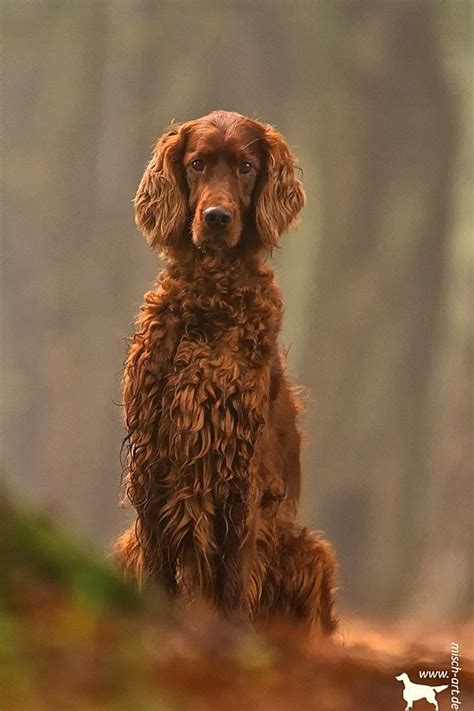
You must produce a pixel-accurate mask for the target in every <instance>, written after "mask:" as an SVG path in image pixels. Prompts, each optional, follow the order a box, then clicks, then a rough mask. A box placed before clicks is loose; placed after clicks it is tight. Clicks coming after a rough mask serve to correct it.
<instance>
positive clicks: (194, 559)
mask: <svg viewBox="0 0 474 711" xmlns="http://www.w3.org/2000/svg"><path fill="white" fill-rule="evenodd" d="M295 169H296V161H295V158H294V157H293V156H292V154H291V152H290V150H289V148H288V145H287V143H286V141H285V140H284V138H283V136H282V135H281V134H280V133H279V132H278V131H276V130H275V129H274V128H273V127H272V126H270V125H268V124H263V123H261V122H259V121H256V120H253V119H250V118H246V117H244V116H242V115H240V114H237V113H234V112H228V111H214V112H212V113H211V114H209V115H207V116H204V117H203V118H200V119H197V120H193V121H189V122H187V123H184V124H182V125H173V126H172V127H171V128H170V130H169V131H167V132H166V133H165V134H164V135H163V136H162V137H161V138H160V139H159V141H158V142H157V144H156V147H155V149H154V152H153V155H152V158H151V160H150V162H149V163H148V165H147V167H146V170H145V173H144V175H143V177H142V180H141V182H140V185H139V188H138V192H137V194H136V197H135V201H134V204H135V212H136V222H137V224H138V226H139V227H140V228H141V229H142V230H143V232H144V234H145V236H146V238H147V240H148V242H149V244H150V246H151V247H152V248H153V249H155V250H158V251H159V252H160V253H161V256H162V257H163V259H164V260H165V267H164V269H163V271H162V272H161V274H160V275H159V277H158V279H157V283H156V286H155V288H154V289H153V290H152V291H150V292H148V293H147V294H146V295H145V302H144V304H143V306H142V307H141V313H140V317H139V320H138V325H137V330H136V332H135V333H134V335H133V336H132V337H131V340H130V351H129V355H128V358H127V361H126V364H125V374H124V406H125V421H126V428H127V437H126V449H127V452H128V458H127V472H126V487H127V494H128V497H129V499H130V501H131V503H132V504H133V506H134V508H135V509H136V513H137V518H136V522H135V525H134V526H132V527H131V528H130V529H129V530H128V531H126V532H125V533H124V534H123V535H122V536H121V537H120V539H119V541H118V543H117V552H118V556H119V559H120V561H121V564H122V565H123V567H124V569H125V571H126V572H127V573H128V574H130V575H132V576H134V577H136V578H137V579H138V580H139V581H141V582H143V581H145V580H148V579H153V580H155V581H157V582H158V583H159V584H160V585H161V586H162V587H163V588H164V589H165V590H166V591H167V593H168V594H169V595H170V596H172V597H186V598H189V599H194V598H201V599H204V600H206V601H207V602H208V603H209V604H210V605H211V606H212V607H213V608H215V609H216V610H218V611H219V612H220V613H222V614H223V615H225V616H231V617H232V616H236V617H238V618H239V619H243V620H248V621H251V622H254V623H255V624H256V625H259V624H260V625H265V624H268V623H269V621H271V620H272V619H275V618H279V617H282V618H285V619H289V620H292V621H293V622H294V623H295V624H298V625H300V626H302V627H305V628H306V629H311V630H319V631H320V632H321V633H322V634H326V635H327V634H330V633H331V632H333V631H334V629H335V628H336V617H335V614H334V584H335V573H336V560H335V557H334V553H333V551H332V549H331V546H330V545H329V544H328V543H327V542H325V541H324V540H321V539H320V538H318V536H316V535H315V534H314V533H311V532H310V531H308V530H307V529H305V528H302V527H301V526H299V525H298V523H297V521H296V513H297V504H298V499H299V494H300V480H301V471H300V432H299V425H298V414H299V412H300V409H301V407H300V404H299V402H298V398H297V396H296V394H295V389H294V387H292V386H291V385H290V383H289V381H288V378H287V376H286V374H285V362H284V357H283V355H282V352H281V350H280V348H279V345H278V335H279V332H280V328H281V321H282V303H281V295H280V291H279V289H278V286H277V284H276V282H275V278H274V274H273V271H272V270H271V269H270V268H269V267H268V266H267V265H266V263H265V261H266V259H267V257H268V256H269V255H271V253H272V251H273V249H275V248H276V247H278V245H279V240H280V236H281V235H282V234H283V233H284V232H285V231H286V230H287V229H288V228H289V227H291V226H293V225H294V224H295V223H296V220H297V217H298V214H299V212H300V210H301V208H302V207H303V204H304V200H305V195H304V191H303V187H302V185H301V183H300V181H299V180H298V179H297V177H296V175H295Z"/></svg>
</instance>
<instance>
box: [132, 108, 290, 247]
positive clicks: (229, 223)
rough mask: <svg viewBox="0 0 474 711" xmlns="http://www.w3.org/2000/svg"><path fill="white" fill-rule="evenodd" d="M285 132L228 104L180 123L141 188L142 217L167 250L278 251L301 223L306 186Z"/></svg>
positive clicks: (160, 146) (160, 145) (156, 243)
mask: <svg viewBox="0 0 474 711" xmlns="http://www.w3.org/2000/svg"><path fill="white" fill-rule="evenodd" d="M295 167H296V162H295V159H294V157H293V156H292V154H291V153H290V150H289V148H288V145H287V144H286V142H285V140H284V138H283V137H282V135H281V134H280V133H278V131H276V130H275V129H274V128H272V126H270V125H268V124H262V123H260V122H259V121H255V120H253V119H249V118H246V117H245V116H241V115H240V114H236V113H233V112H228V111H214V112H213V113H211V114H209V115H208V116H205V117H203V118H200V119H197V120H194V121H189V122H188V123H185V124H182V125H176V126H172V127H171V129H170V130H169V131H168V132H167V133H165V134H164V135H163V136H162V137H161V138H160V139H159V141H158V142H157V144H156V146H155V150H154V152H153V156H152V159H151V161H150V162H149V164H148V166H147V168H146V170H145V173H144V175H143V178H142V180H141V182H140V185H139V188H138V192H137V194H136V196H135V214H136V221H137V224H138V225H139V226H140V227H141V228H142V230H143V232H144V233H145V235H146V237H147V239H148V242H149V243H150V245H151V246H152V247H155V248H157V249H159V250H161V251H163V252H165V253H166V252H168V253H169V252H172V251H173V250H179V249H183V248H186V247H192V248H197V249H199V250H207V249H215V250H229V249H232V248H234V247H236V246H237V245H239V244H245V247H246V248H249V249H252V250H254V251H263V250H265V251H271V250H272V248H273V247H276V246H277V245H278V241H279V237H280V235H281V234H282V233H283V232H285V231H286V230H287V229H288V228H289V227H291V226H292V225H294V224H295V222H296V219H297V217H298V214H299V212H300V210H301V208H302V207H303V204H304V192H303V188H302V185H301V183H300V181H299V180H298V179H297V178H296V177H295Z"/></svg>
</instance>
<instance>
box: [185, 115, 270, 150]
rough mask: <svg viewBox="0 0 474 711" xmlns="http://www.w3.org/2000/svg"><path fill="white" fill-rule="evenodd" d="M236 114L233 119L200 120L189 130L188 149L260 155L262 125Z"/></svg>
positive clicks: (206, 118)
mask: <svg viewBox="0 0 474 711" xmlns="http://www.w3.org/2000/svg"><path fill="white" fill-rule="evenodd" d="M235 116H236V117H237V118H235V119H234V120H232V121H230V120H229V121H219V122H217V121H212V120H210V119H209V118H208V117H205V118H203V119H200V120H198V121H197V122H196V123H195V125H194V126H193V127H192V129H191V131H190V132H189V135H188V140H187V145H186V150H187V151H189V152H192V151H196V152H200V151H201V152H209V151H212V152H223V153H236V154H240V153H242V152H244V151H245V152H246V153H251V154H255V155H258V154H259V153H260V143H261V139H262V138H263V135H262V130H261V128H260V126H259V125H258V124H257V123H256V122H253V121H251V120H250V119H247V118H245V117H244V116H239V115H238V114H236V115H235Z"/></svg>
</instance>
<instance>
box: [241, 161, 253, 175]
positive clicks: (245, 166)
mask: <svg viewBox="0 0 474 711" xmlns="http://www.w3.org/2000/svg"><path fill="white" fill-rule="evenodd" d="M252 168H253V166H252V163H250V162H249V161H248V160H243V161H241V163H240V165H239V173H243V174H245V173H250V171H251V170H252Z"/></svg>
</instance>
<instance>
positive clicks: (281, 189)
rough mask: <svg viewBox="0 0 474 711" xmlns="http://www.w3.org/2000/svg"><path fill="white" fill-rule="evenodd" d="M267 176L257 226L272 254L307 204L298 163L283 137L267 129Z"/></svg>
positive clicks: (259, 203)
mask: <svg viewBox="0 0 474 711" xmlns="http://www.w3.org/2000/svg"><path fill="white" fill-rule="evenodd" d="M263 145H264V151H265V159H266V166H265V173H264V175H263V177H262V183H261V185H260V191H259V195H258V197H257V203H256V225H257V231H258V233H259V236H260V239H261V241H262V243H263V245H264V246H265V247H266V248H267V249H269V251H271V250H272V249H273V247H277V246H278V240H279V237H280V235H282V234H283V232H285V231H286V230H287V229H288V228H289V227H293V226H294V225H295V224H296V222H297V218H298V215H299V213H300V211H301V209H302V207H303V205H304V202H305V193H304V190H303V186H302V185H301V183H300V181H299V180H298V179H297V178H296V177H295V168H296V160H295V158H294V157H293V156H292V154H291V153H290V149H289V148H288V145H287V143H286V141H285V139H284V138H283V136H282V135H281V134H280V133H279V132H278V131H276V130H275V129H274V128H273V127H272V126H270V125H268V124H267V125H265V126H264V141H263Z"/></svg>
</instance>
